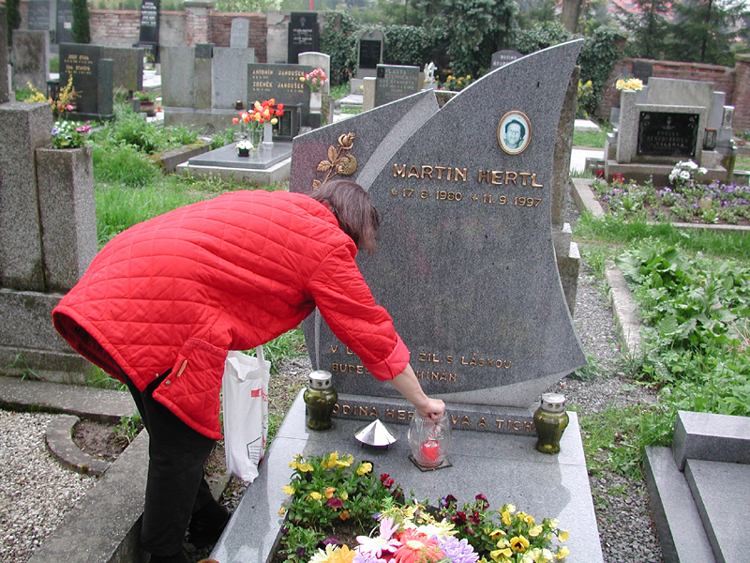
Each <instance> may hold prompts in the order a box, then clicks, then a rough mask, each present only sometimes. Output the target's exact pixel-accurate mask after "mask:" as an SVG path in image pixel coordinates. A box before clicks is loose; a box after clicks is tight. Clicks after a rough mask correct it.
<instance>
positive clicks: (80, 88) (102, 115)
mask: <svg viewBox="0 0 750 563" xmlns="http://www.w3.org/2000/svg"><path fill="white" fill-rule="evenodd" d="M70 76H72V77H73V88H74V89H75V91H76V92H78V93H79V96H78V97H76V99H75V103H76V106H77V107H76V111H75V112H74V113H72V114H70V115H71V117H72V118H74V119H83V120H85V119H111V118H112V117H113V116H114V114H113V104H112V95H113V80H114V68H113V62H112V59H105V58H104V47H102V46H99V45H83V44H80V43H62V44H61V45H60V84H63V85H64V84H67V83H68V77H70Z"/></svg>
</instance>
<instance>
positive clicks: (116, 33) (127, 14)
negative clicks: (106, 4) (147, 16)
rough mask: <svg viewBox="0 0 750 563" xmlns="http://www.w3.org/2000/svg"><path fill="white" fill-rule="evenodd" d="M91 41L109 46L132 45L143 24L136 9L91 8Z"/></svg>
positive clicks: (135, 41) (136, 40) (136, 39)
mask: <svg viewBox="0 0 750 563" xmlns="http://www.w3.org/2000/svg"><path fill="white" fill-rule="evenodd" d="M90 12H91V20H90V25H91V42H92V43H94V44H96V45H105V46H107V47H132V46H133V44H134V43H137V42H138V31H139V29H140V25H141V19H140V16H139V12H137V11H135V10H90Z"/></svg>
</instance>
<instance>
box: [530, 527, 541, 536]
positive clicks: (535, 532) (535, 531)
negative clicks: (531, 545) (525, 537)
mask: <svg viewBox="0 0 750 563" xmlns="http://www.w3.org/2000/svg"><path fill="white" fill-rule="evenodd" d="M541 533H542V527H541V526H539V525H538V524H537V525H536V526H532V527H531V528H530V529H529V535H530V536H531V537H532V538H535V537H537V536H538V535H539V534H541Z"/></svg>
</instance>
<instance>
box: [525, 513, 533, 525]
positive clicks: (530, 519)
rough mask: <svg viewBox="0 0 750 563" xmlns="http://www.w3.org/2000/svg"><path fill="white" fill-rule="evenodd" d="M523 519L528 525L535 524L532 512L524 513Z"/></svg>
mask: <svg viewBox="0 0 750 563" xmlns="http://www.w3.org/2000/svg"><path fill="white" fill-rule="evenodd" d="M523 521H524V522H526V525H527V526H533V525H534V517H533V516H532V515H531V514H524V515H523Z"/></svg>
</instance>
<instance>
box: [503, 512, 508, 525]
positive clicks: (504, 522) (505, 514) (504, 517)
mask: <svg viewBox="0 0 750 563" xmlns="http://www.w3.org/2000/svg"><path fill="white" fill-rule="evenodd" d="M502 516H503V524H505V525H506V526H510V512H509V511H507V510H506V511H505V512H503V514H502Z"/></svg>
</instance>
